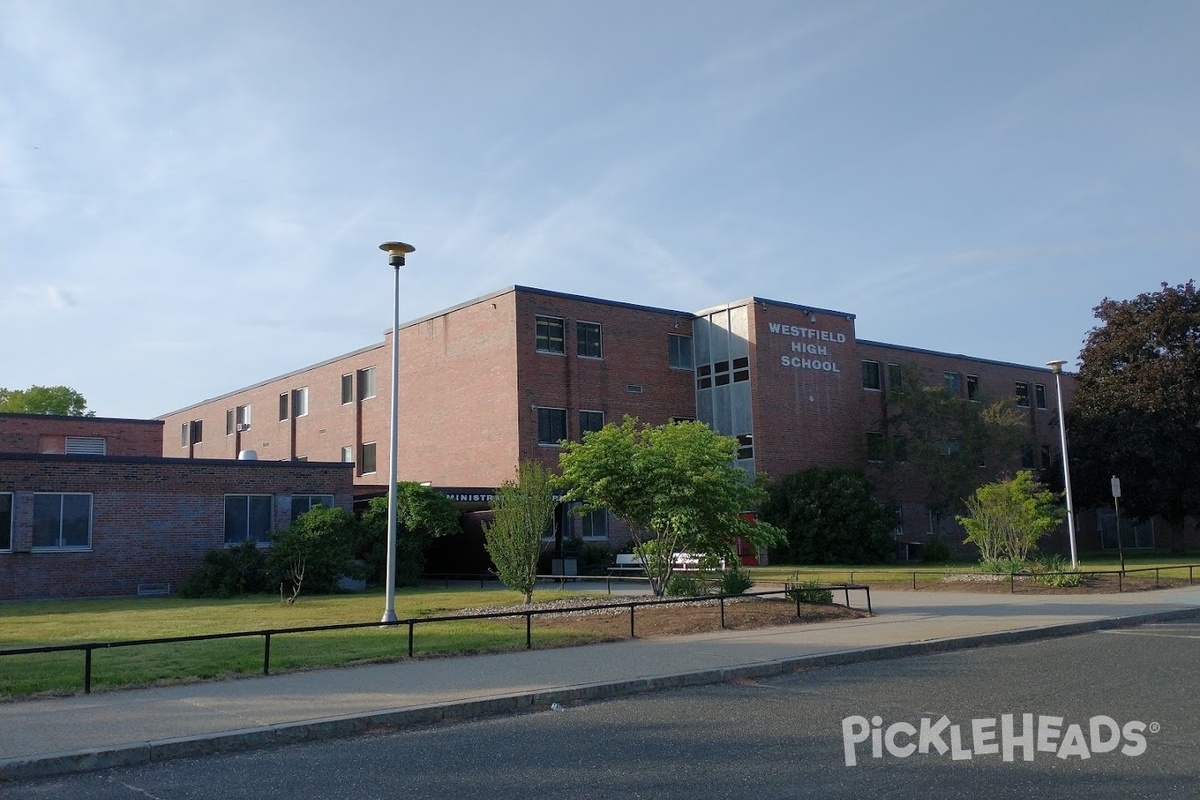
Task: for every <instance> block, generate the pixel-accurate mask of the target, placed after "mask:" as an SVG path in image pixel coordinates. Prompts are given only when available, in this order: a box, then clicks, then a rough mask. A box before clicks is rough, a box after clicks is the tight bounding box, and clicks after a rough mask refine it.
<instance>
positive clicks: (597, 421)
mask: <svg viewBox="0 0 1200 800" xmlns="http://www.w3.org/2000/svg"><path fill="white" fill-rule="evenodd" d="M603 427H604V412H603V411H580V412H579V438H580V439H582V438H583V435H584V434H585V433H591V432H592V431H598V430H600V429H601V428H603Z"/></svg>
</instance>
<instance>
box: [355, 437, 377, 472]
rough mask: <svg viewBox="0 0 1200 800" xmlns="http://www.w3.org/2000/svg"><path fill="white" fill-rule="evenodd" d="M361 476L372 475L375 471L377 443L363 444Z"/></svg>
mask: <svg viewBox="0 0 1200 800" xmlns="http://www.w3.org/2000/svg"><path fill="white" fill-rule="evenodd" d="M358 464H359V470H360V472H359V474H360V475H370V474H371V473H373V472H374V471H375V443H374V442H363V445H362V448H361V449H360V450H359V459H358Z"/></svg>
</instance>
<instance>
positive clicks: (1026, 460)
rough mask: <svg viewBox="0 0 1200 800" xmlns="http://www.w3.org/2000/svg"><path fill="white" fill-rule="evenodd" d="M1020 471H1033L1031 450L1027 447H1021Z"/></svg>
mask: <svg viewBox="0 0 1200 800" xmlns="http://www.w3.org/2000/svg"><path fill="white" fill-rule="evenodd" d="M1021 469H1033V448H1032V447H1031V446H1029V445H1022V447H1021Z"/></svg>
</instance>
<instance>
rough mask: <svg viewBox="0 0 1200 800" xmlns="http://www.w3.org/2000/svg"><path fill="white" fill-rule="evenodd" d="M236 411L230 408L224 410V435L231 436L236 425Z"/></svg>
mask: <svg viewBox="0 0 1200 800" xmlns="http://www.w3.org/2000/svg"><path fill="white" fill-rule="evenodd" d="M236 414H237V412H236V411H234V410H233V409H232V408H231V409H229V410H228V411H226V412H225V435H226V436H232V435H233V431H234V430H235V426H236V425H237V417H236Z"/></svg>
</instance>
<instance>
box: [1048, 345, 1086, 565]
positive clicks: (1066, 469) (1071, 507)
mask: <svg viewBox="0 0 1200 800" xmlns="http://www.w3.org/2000/svg"><path fill="white" fill-rule="evenodd" d="M1066 363H1067V362H1066V361H1047V362H1046V366H1047V367H1049V368H1050V371H1051V372H1053V373H1054V388H1055V391H1056V392H1057V393H1058V435H1059V439H1060V440H1061V442H1062V462H1063V488H1064V489H1065V490H1066V494H1067V535H1068V536H1069V538H1070V540H1071V569H1074V570H1077V569H1079V553H1078V552H1077V551H1076V549H1075V503H1074V501H1073V500H1072V498H1071V465H1070V463H1069V462H1068V460H1067V419H1066V414H1065V413H1064V409H1063V399H1062V368H1063V364H1066Z"/></svg>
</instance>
